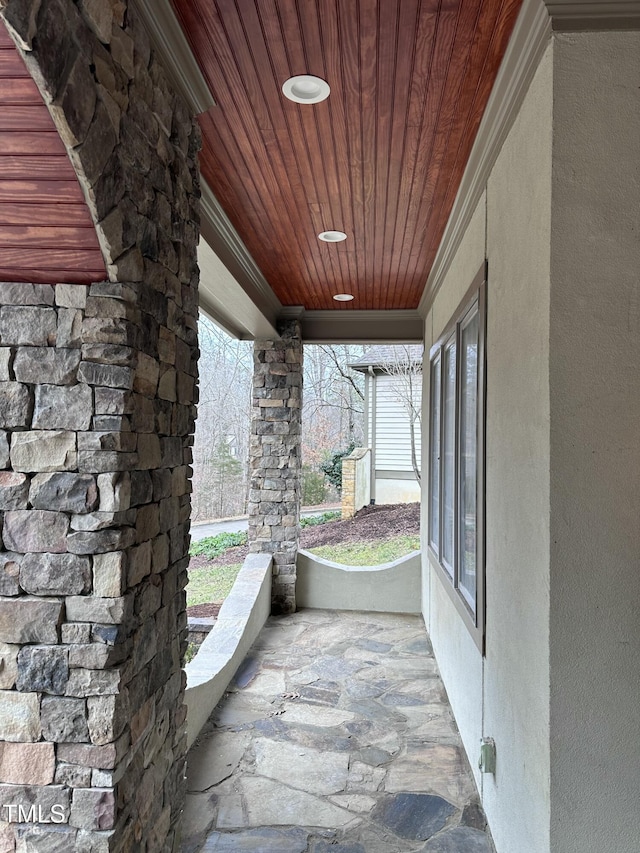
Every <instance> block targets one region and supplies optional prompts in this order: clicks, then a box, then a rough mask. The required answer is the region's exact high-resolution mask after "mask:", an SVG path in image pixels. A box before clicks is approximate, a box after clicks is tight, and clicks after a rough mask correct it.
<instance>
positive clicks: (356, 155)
mask: <svg viewBox="0 0 640 853" xmlns="http://www.w3.org/2000/svg"><path fill="white" fill-rule="evenodd" d="M341 8H342V11H343V15H344V10H345V5H344V4H342V7H341V6H340V4H339V3H338V5H337V9H336V11H337V13H338V14H337V27H338V33H339V40H340V44H341V46H342V49H341V50H340V69H341V79H342V103H343V104H344V114H345V140H346V145H347V151H348V158H349V168H348V182H349V198H350V200H351V220H352V223H353V226H352V227H353V231H352V234H353V241H354V243H355V253H354V264H355V269H356V277H355V279H354V285H352V286H353V287H354V290H352V291H351V292H352V293H353V295H354V297H355V299H354V302H355V301H356V300H357V304H358V305H362V304H363V302H366V290H363V288H366V278H365V270H366V267H365V249H364V245H363V243H362V241H361V240H359V239H358V228H357V216H356V209H357V207H358V206H360V208H361V209H362V206H363V205H364V175H363V167H362V164H363V157H362V120H361V113H360V109H359V105H360V98H359V96H358V95H357V94H356V95H355V98H354V92H356V93H357V92H359V91H360V75H361V71H360V64H359V61H358V58H359V42H360V29H359V27H360V15H359V14H356V15H355V16H353V19H355V24H356V30H355V38H351V36H352V32H353V28H352V27H349V26H347V24H346V21H345V20H344V17H343V15H341V14H340V11H341ZM350 40H351V49H349V44H350ZM346 57H350V58H351V62H353V63H354V67H353V69H352V72H353V73H351V74H350V73H348V68H347V64H346V63H347V59H346ZM354 60H355V61H354ZM352 80H353V81H354V83H353V85H350V81H352ZM355 81H357V83H356V82H355ZM353 100H355V101H356V103H357V106H358V108H357V109H351V108H350V106H349V103H350V102H351V101H353ZM347 116H349V120H347ZM361 282H363V283H362V284H361Z"/></svg>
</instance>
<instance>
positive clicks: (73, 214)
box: [0, 166, 93, 227]
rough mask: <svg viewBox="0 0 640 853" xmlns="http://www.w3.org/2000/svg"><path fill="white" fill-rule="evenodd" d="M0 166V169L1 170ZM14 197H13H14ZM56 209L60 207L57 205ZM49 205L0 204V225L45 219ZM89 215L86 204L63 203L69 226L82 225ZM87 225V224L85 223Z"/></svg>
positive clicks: (22, 223)
mask: <svg viewBox="0 0 640 853" xmlns="http://www.w3.org/2000/svg"><path fill="white" fill-rule="evenodd" d="M1 168H2V167H1V166H0V171H1ZM14 198H15V197H14ZM56 209H57V210H59V209H60V208H59V207H57V208H56ZM50 212H51V207H50V205H47V204H34V203H24V202H18V203H16V202H11V203H10V204H7V205H6V206H3V205H1V204H0V225H31V224H33V223H35V222H43V221H46V219H47V217H48V216H49V215H50ZM87 220H88V221H89V223H90V225H91V227H93V223H92V222H91V217H90V216H89V213H88V211H87V209H86V205H77V204H66V205H64V221H65V223H66V224H67V225H69V226H72V225H73V226H77V227H80V226H82V227H84V223H85V222H87ZM87 227H89V225H87Z"/></svg>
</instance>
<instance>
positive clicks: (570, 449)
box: [550, 32, 640, 853]
mask: <svg viewBox="0 0 640 853" xmlns="http://www.w3.org/2000/svg"><path fill="white" fill-rule="evenodd" d="M553 94H554V171H553V205H552V234H553V240H552V251H551V281H552V287H551V349H550V354H551V373H550V391H551V636H552V645H551V723H552V727H551V795H552V809H551V840H552V850H553V851H562V853H583V851H587V850H589V851H590V850H611V851H616V853H632V851H633V853H637V851H638V850H639V849H640V470H639V469H640V33H637V32H635V33H601V34H594V33H580V34H572V35H558V36H557V37H556V43H555V48H554V92H553Z"/></svg>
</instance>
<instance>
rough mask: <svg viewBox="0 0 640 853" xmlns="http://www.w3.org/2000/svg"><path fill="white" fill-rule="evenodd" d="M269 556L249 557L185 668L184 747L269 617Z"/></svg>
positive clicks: (218, 697)
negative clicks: (210, 627)
mask: <svg viewBox="0 0 640 853" xmlns="http://www.w3.org/2000/svg"><path fill="white" fill-rule="evenodd" d="M272 562H273V559H272V557H271V555H270V554H249V555H248V556H247V557H246V558H245V561H244V563H243V565H242V568H241V569H240V572H239V573H238V577H237V578H236V580H235V583H234V584H233V587H232V588H231V592H230V593H229V595H228V596H227V598H226V599H225V601H224V604H223V605H222V607H221V608H220V613H219V614H218V618H217V619H216V624H215V625H214V626H213V628H212V630H211V631H210V632H209V635H208V636H207V638H206V639H205V641H204V642H203V644H202V645H201V646H200V649H199V650H198V654H197V655H196V656H195V658H194V659H193V660H192V661H191V662H190V663H188V664H187V666H186V667H185V669H186V673H187V689H186V692H185V704H186V706H187V748H189V747H190V746H191V744H192V743H193V742H194V740H195V739H196V738H197V737H198V734H199V733H200V730H201V729H202V727H203V726H204V724H205V723H206V721H207V720H208V719H209V717H210V715H211V712H212V711H213V709H214V708H215V707H216V705H217V704H218V702H219V701H220V699H221V698H222V694H223V693H224V691H225V690H226V689H227V686H228V685H229V683H230V682H231V679H232V678H233V676H234V675H235V673H236V670H237V669H238V667H239V666H240V664H241V663H242V661H243V660H244V658H245V656H246V654H247V652H248V651H249V649H250V648H251V646H252V645H253V643H254V642H255V640H256V638H257V637H258V634H259V633H260V631H261V630H262V628H263V627H264V625H265V623H266V621H267V619H268V618H269V614H270V613H271V566H272Z"/></svg>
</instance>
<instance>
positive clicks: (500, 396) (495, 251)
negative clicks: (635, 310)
mask: <svg viewBox="0 0 640 853" xmlns="http://www.w3.org/2000/svg"><path fill="white" fill-rule="evenodd" d="M552 58H553V57H552V48H551V46H549V48H548V50H547V52H546V54H545V56H544V58H543V60H542V62H541V64H540V66H539V68H538V71H537V73H536V76H535V78H534V80H533V82H532V84H531V86H530V89H529V92H528V94H527V96H526V99H525V101H524V104H523V105H522V107H521V110H520V112H519V115H518V117H517V118H516V120H515V123H514V125H513V127H512V128H511V130H510V133H509V136H508V138H507V140H506V142H505V144H504V146H503V148H502V151H501V153H500V155H499V157H498V159H497V161H496V164H495V166H494V169H493V171H492V174H491V176H490V179H489V182H488V185H487V191H486V193H485V195H484V196H483V197H482V199H481V200H480V203H479V205H478V208H477V210H476V212H475V215H474V217H473V219H472V221H471V223H470V225H469V228H468V230H467V233H466V235H465V238H464V240H463V242H462V244H461V246H460V248H459V250H458V253H457V256H456V258H455V261H454V263H453V264H452V266H451V268H450V270H449V273H448V275H447V277H446V280H445V282H444V284H443V286H442V288H441V290H440V291H439V293H438V295H437V297H436V299H435V301H434V304H433V306H432V310H431V313H430V315H429V317H428V318H427V326H426V328H427V339H426V341H425V350H426V351H428V349H429V346H430V344H431V342H432V341H433V340H435V339H437V337H438V335H439V334H440V333H441V331H442V330H443V328H444V326H445V325H446V324H447V323H448V322H449V320H450V319H451V317H452V315H453V313H454V312H455V310H456V308H457V306H458V305H459V303H460V301H461V299H462V297H463V296H464V294H465V292H466V290H467V288H468V287H469V285H470V284H471V282H472V280H473V278H474V276H475V274H476V273H477V271H478V269H479V268H480V267H481V265H482V263H483V262H484V259H485V257H486V258H488V263H489V273H488V290H487V429H486V435H487V446H486V460H487V461H486V518H487V543H486V546H487V568H486V575H487V582H486V597H487V605H486V623H487V627H486V656H485V658H483V657H482V656H481V654H480V651H479V650H478V648H477V647H476V645H475V643H474V641H473V639H472V638H471V635H470V634H469V632H468V631H467V629H466V628H465V626H464V624H463V622H462V620H461V619H460V617H459V616H458V614H457V612H456V610H455V608H454V606H453V604H452V602H451V600H450V598H449V596H448V595H447V593H446V591H445V590H444V588H443V584H442V582H441V580H440V579H439V577H438V576H437V575H436V573H435V572H434V571H433V570H430V569H429V564H428V558H427V559H426V560H425V578H424V581H423V582H424V583H425V584H427V583H428V584H429V592H428V593H427V594H426V595H425V596H424V603H425V606H426V610H425V621H426V622H427V625H428V627H429V632H430V634H431V639H432V641H433V645H434V649H435V652H436V657H437V659H438V663H439V665H440V668H441V672H442V675H443V678H444V681H445V685H446V687H447V691H448V694H449V698H450V700H451V703H452V706H453V709H454V713H455V715H456V720H457V722H458V726H459V728H460V732H461V735H462V738H463V741H464V744H465V747H466V749H467V753H468V755H469V758H470V761H471V766H472V768H473V770H474V773H475V774H476V779H477V781H478V783H479V787H480V788H481V793H482V796H483V803H484V807H485V810H486V812H487V815H488V818H489V822H490V825H491V829H492V832H493V835H494V839H495V842H496V848H497V850H498V853H524V851H526V853H549V670H548V665H549V476H548V472H549V390H548V365H549V359H548V336H549V328H548V326H549V240H550V202H551V127H552ZM427 399H428V397H427V395H426V391H425V400H427ZM423 422H424V423H425V424H426V425H427V427H428V417H427V416H426V415H423ZM427 446H428V444H427V440H426V439H425V447H427ZM425 479H426V478H425ZM425 485H426V484H425ZM425 500H426V493H425ZM483 735H484V736H487V737H493V738H494V739H495V741H496V746H497V772H496V775H495V777H493V776H488V775H485V776H480V775H479V771H478V769H477V758H478V755H479V744H480V739H481V737H482V736H483Z"/></svg>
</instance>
